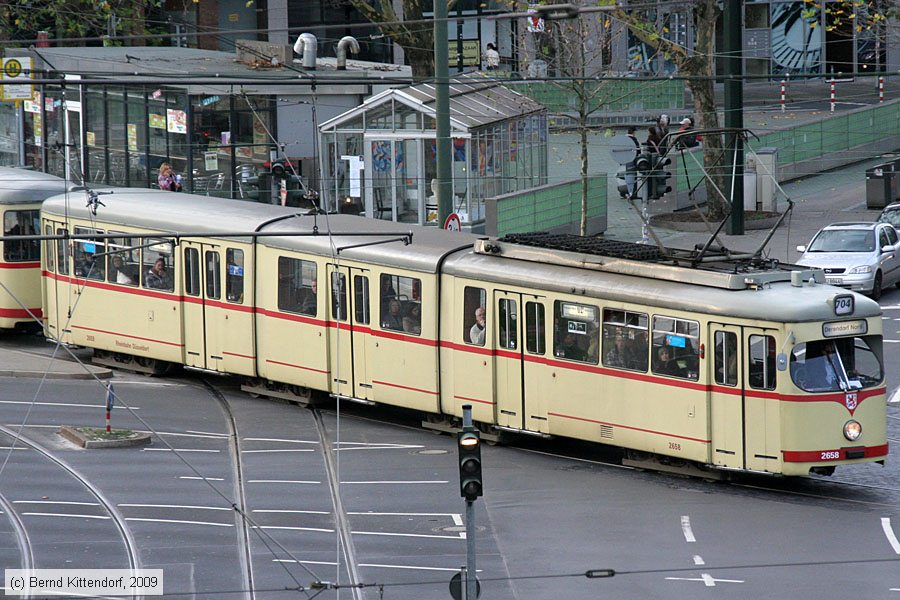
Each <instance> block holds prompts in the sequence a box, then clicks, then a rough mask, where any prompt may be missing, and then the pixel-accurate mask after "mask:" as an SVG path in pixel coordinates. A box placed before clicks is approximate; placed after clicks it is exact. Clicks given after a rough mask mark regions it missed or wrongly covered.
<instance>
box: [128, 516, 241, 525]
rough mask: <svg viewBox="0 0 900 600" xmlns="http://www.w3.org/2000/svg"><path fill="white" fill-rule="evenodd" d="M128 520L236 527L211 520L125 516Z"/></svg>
mask: <svg viewBox="0 0 900 600" xmlns="http://www.w3.org/2000/svg"><path fill="white" fill-rule="evenodd" d="M125 520H126V521H144V522H146V523H177V524H179V525H212V526H213V527H234V525H233V524H231V523H210V522H209V521H178V520H176V519H142V518H138V517H125Z"/></svg>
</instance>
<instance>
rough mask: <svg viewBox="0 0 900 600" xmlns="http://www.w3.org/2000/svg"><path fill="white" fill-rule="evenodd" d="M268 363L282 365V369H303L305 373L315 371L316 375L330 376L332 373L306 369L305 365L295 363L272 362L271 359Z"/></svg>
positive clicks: (310, 368) (268, 359)
mask: <svg viewBox="0 0 900 600" xmlns="http://www.w3.org/2000/svg"><path fill="white" fill-rule="evenodd" d="M266 362H267V363H269V364H271V365H280V366H282V367H291V368H294V369H303V370H304V371H313V372H315V373H322V374H324V375H328V374H329V373H330V372H331V371H323V370H322V369H314V368H313V367H304V366H303V365H295V364H293V363H286V362H281V361H280V360H272V359H271V358H267V359H266Z"/></svg>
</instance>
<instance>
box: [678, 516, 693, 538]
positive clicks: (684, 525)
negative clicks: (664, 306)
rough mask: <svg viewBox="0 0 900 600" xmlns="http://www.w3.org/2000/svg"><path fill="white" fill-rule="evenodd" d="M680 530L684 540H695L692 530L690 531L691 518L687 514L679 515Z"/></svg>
mask: <svg viewBox="0 0 900 600" xmlns="http://www.w3.org/2000/svg"><path fill="white" fill-rule="evenodd" d="M681 531H682V533H684V541H686V542H688V543H691V542H696V541H697V538H695V537H694V532H693V531H691V518H690V517H689V516H687V515H684V516H682V517H681Z"/></svg>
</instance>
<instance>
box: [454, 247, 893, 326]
mask: <svg viewBox="0 0 900 600" xmlns="http://www.w3.org/2000/svg"><path fill="white" fill-rule="evenodd" d="M443 270H444V271H445V272H446V273H449V274H452V275H456V276H459V277H470V278H474V279H481V280H484V281H491V282H494V283H499V284H503V285H510V286H514V287H525V288H536V289H540V290H547V291H552V292H558V293H565V294H577V295H583V296H584V297H585V298H600V297H602V298H604V299H607V300H610V301H612V302H621V303H623V304H638V305H642V306H651V307H659V308H665V309H668V310H676V311H677V310H683V311H692V312H700V313H703V314H706V315H712V316H721V317H730V318H744V319H754V320H765V321H777V322H808V321H817V320H822V321H825V320H834V319H835V318H836V317H835V315H834V309H833V307H832V306H831V305H830V304H829V303H828V302H827V300H828V299H829V298H832V297H834V296H838V295H842V294H847V293H848V292H847V291H846V290H842V289H839V288H835V287H832V286H827V285H822V284H814V285H809V284H804V285H803V286H800V287H795V286H793V285H791V282H790V281H789V280H781V281H772V282H769V283H766V284H765V285H761V286H758V287H757V288H756V289H750V288H748V287H745V288H743V289H729V288H725V287H711V286H706V285H701V284H698V283H693V282H683V281H677V280H670V279H658V278H652V277H642V276H637V275H634V274H626V273H623V272H607V271H597V270H586V269H584V268H577V267H575V266H564V265H561V264H549V263H544V264H541V263H535V262H531V261H527V260H517V259H504V258H503V257H500V256H492V255H489V254H478V253H469V254H460V255H457V256H453V257H450V258H449V259H448V260H447V262H446V264H445V265H444V267H443ZM684 271H689V269H684ZM855 304H856V306H855V312H854V316H855V317H857V318H865V317H872V316H878V315H880V314H881V308H880V306H879V305H878V303H877V302H875V301H873V300H870V299H869V298H865V297H863V296H858V295H857V296H856V303H855Z"/></svg>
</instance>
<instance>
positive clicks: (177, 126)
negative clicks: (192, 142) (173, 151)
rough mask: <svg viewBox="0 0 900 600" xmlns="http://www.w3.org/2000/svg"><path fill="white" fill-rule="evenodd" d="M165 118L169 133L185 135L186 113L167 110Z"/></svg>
mask: <svg viewBox="0 0 900 600" xmlns="http://www.w3.org/2000/svg"><path fill="white" fill-rule="evenodd" d="M166 117H167V124H168V131H169V132H170V133H187V113H185V112H184V111H183V110H174V109H171V108H167V109H166Z"/></svg>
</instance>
